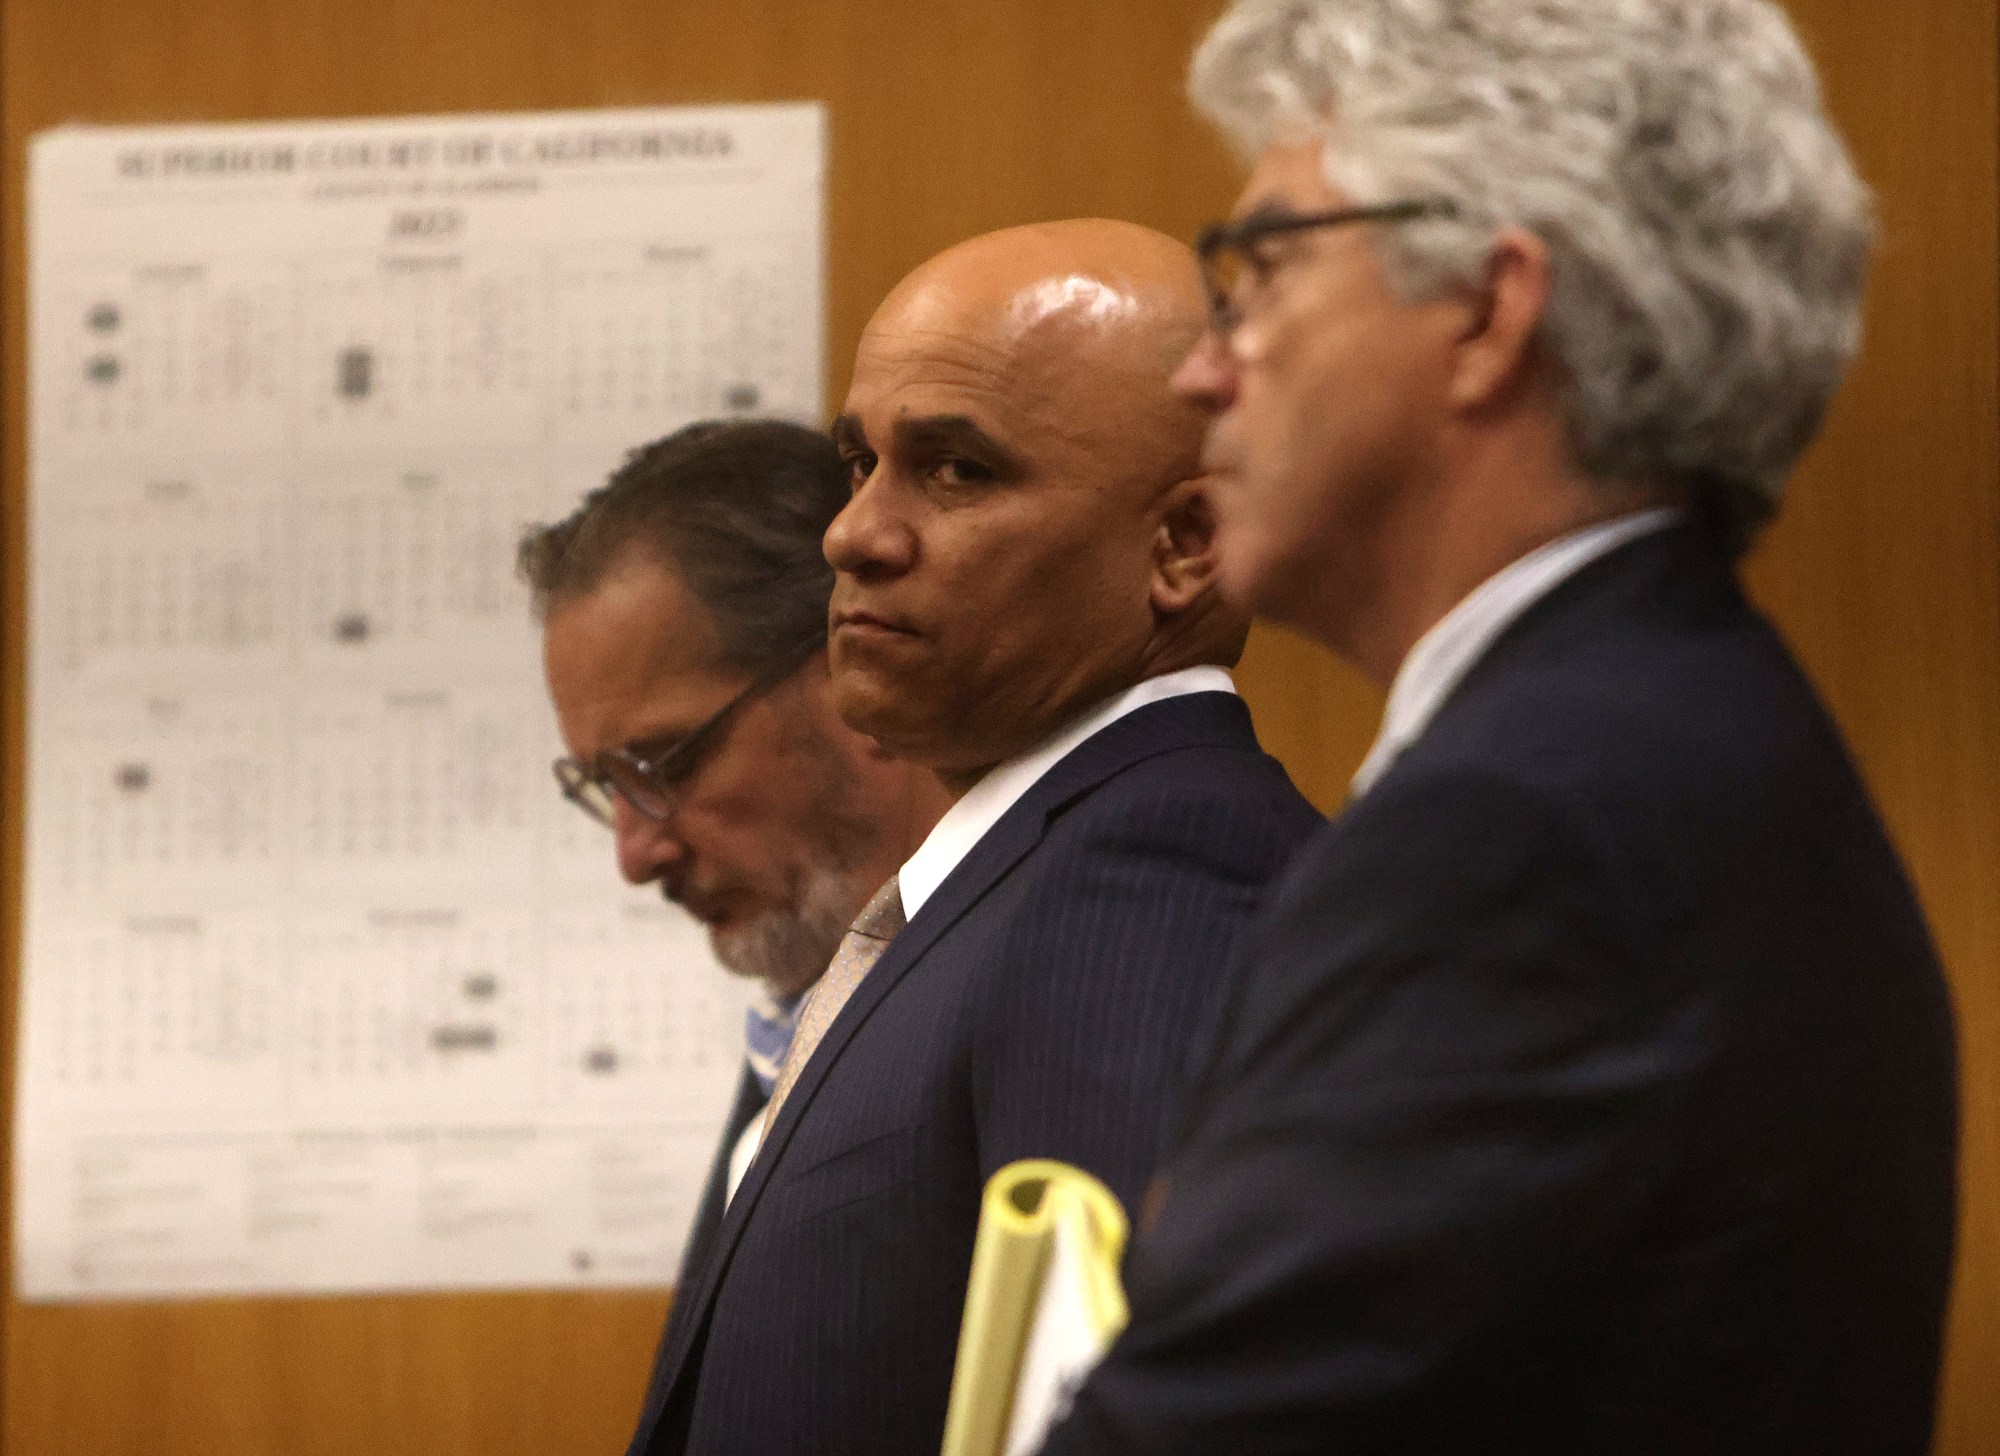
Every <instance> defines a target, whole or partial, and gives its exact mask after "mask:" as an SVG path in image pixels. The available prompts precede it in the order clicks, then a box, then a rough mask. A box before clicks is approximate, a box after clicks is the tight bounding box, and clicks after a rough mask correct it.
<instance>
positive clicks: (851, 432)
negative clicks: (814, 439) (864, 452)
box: [826, 415, 868, 449]
mask: <svg viewBox="0 0 2000 1456" xmlns="http://www.w3.org/2000/svg"><path fill="white" fill-rule="evenodd" d="M826 432H827V433H828V434H829V435H831V436H833V443H834V444H836V445H838V446H840V447H841V448H842V449H853V448H855V447H856V446H862V445H866V444H867V443H868V432H867V431H866V430H864V429H862V428H861V421H860V419H859V418H857V417H856V416H854V415H835V416H834V418H833V423H832V424H830V425H828V426H827V427H826Z"/></svg>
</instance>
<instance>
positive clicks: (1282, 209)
mask: <svg viewBox="0 0 2000 1456" xmlns="http://www.w3.org/2000/svg"><path fill="white" fill-rule="evenodd" d="M1298 215H1299V213H1298V209H1297V208H1295V207H1293V206H1292V205H1291V204H1290V203H1289V202H1286V201H1285V200H1284V199H1283V198H1280V197H1260V198H1258V199H1257V205H1256V206H1255V207H1252V208H1251V209H1250V210H1249V211H1247V212H1240V213H1238V214H1237V215H1236V216H1235V217H1232V218H1231V219H1229V221H1230V222H1231V223H1232V224H1233V225H1234V226H1236V227H1238V228H1241V227H1244V226H1245V225H1248V226H1249V227H1250V228H1251V229H1253V230H1254V229H1255V228H1256V227H1257V226H1258V225H1259V224H1260V223H1271V222H1283V221H1285V220H1286V219H1287V218H1292V217H1297V216H1298Z"/></svg>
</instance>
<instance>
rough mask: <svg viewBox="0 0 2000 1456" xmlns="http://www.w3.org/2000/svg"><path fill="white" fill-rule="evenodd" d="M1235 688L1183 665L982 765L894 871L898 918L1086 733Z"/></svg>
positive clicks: (1217, 675)
mask: <svg viewBox="0 0 2000 1456" xmlns="http://www.w3.org/2000/svg"><path fill="white" fill-rule="evenodd" d="M1235 691H1236V684H1235V682H1234V681H1232V680H1231V678H1230V676H1229V674H1228V673H1227V672H1225V671H1224V670H1223V669H1222V668H1219V667H1187V668H1182V669H1181V670H1180V671H1179V672H1169V673H1163V674H1162V675H1161V676H1159V677H1153V678H1148V679H1146V681H1144V682H1142V683H1137V684H1135V685H1134V686H1132V687H1129V688H1127V689H1125V691H1124V692H1122V693H1120V694H1118V695H1117V696H1116V697H1114V698H1109V699H1106V700H1105V701H1104V702H1102V703H1100V704H1098V705H1097V706H1096V707H1095V708H1092V709H1091V710H1090V711H1089V712H1087V713H1084V714H1083V715H1082V716H1080V717H1078V718H1075V719H1072V720H1071V722H1070V723H1069V725H1068V726H1067V727H1065V728H1061V729H1058V730H1057V731H1056V732H1055V733H1052V734H1050V735H1049V736H1048V737H1047V738H1045V739H1043V740H1042V741H1041V742H1040V743H1038V744H1037V745H1035V747H1033V748H1031V749H1029V750H1028V751H1027V752H1026V753H1022V754H1019V755H1017V756H1016V757H1014V758H1010V759H1008V760H1007V761H1006V762H1005V763H1002V764H997V765H995V766H994V767H993V768H990V769H988V770H987V772H986V776H985V777H984V778H982V779H981V780H980V781H979V782H978V783H976V784H974V785H973V786H972V787H971V788H969V789H967V790H966V791H965V793H964V794H963V795H962V796H961V797H960V798H959V801H958V802H957V803H956V804H953V805H952V806H951V807H950V808H949V809H947V810H945V813H944V817H943V818H942V819H940V820H938V822H937V825H936V827H934V828H933V829H932V830H931V832H930V836H929V837H928V838H926V839H925V840H924V842H923V843H922V844H920V845H918V846H917V852H916V853H915V854H913V855H911V856H910V858H909V860H908V861H907V862H906V863H905V864H904V865H903V868H902V869H901V870H899V871H898V872H897V884H898V886H899V887H900V888H901V890H902V894H903V918H904V919H905V920H914V919H916V917H917V912H918V911H919V910H921V909H923V907H924V902H925V901H926V900H928V899H930V897H931V896H932V894H934V893H935V892H936V890H937V887H938V886H939V885H941V884H943V883H944V881H945V877H946V876H947V875H949V874H950V873H951V872H952V871H953V870H955V869H957V868H958V865H959V861H961V860H963V859H964V858H965V857H966V855H968V854H970V853H971V852H972V847H973V846H974V845H975V844H977V843H979V841H980V840H982V839H984V838H985V837H986V831H987V830H989V829H991V828H992V827H993V826H994V825H995V824H997V823H999V822H1000V816H1001V815H1003V814H1005V813H1006V812H1007V811H1008V810H1009V809H1011V808H1013V807H1014V805H1015V804H1016V803H1018V802H1019V801H1020V798H1021V796H1022V795H1023V794H1025V793H1027V792H1028V790H1029V789H1031V788H1033V787H1034V786H1035V783H1036V781H1037V780H1039V779H1040V778H1041V776H1042V775H1043V774H1045V773H1047V772H1048V771H1049V770H1050V769H1052V768H1054V767H1055V766H1056V765H1057V764H1058V763H1060V762H1061V761H1062V760H1063V759H1064V758H1066V757H1068V755H1069V752H1070V750H1071V749H1073V748H1075V747H1077V746H1078V745H1079V744H1081V743H1082V742H1083V741H1084V740H1085V739H1086V738H1089V737H1091V736H1092V735H1093V734H1095V733H1098V732H1099V731H1101V730H1103V729H1105V728H1108V727H1110V726H1111V724H1113V723H1115V722H1117V721H1118V720H1119V719H1120V718H1122V717H1124V716H1125V715H1126V714H1127V713H1130V712H1134V711H1136V710H1137V709H1140V708H1143V707H1145V706H1146V705H1147V704H1149V703H1158V702H1164V701H1165V700H1166V699H1168V698H1178V697H1181V696H1184V695H1185V694H1188V693H1233V692H1235Z"/></svg>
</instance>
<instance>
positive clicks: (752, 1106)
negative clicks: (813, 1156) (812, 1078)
mask: <svg viewBox="0 0 2000 1456" xmlns="http://www.w3.org/2000/svg"><path fill="white" fill-rule="evenodd" d="M770 1100H771V1099H770V1098H768V1097H766V1096H765V1095H764V1084H763V1083H762V1082H759V1081H758V1080H757V1074H756V1073H755V1072H753V1071H751V1070H750V1063H749V1062H747V1061H746V1062H744V1063H743V1072H742V1075H740V1076H739V1077H738V1078H737V1079H736V1099H735V1101H733V1102H731V1103H730V1104H729V1116H728V1117H727V1118H726V1119H724V1121H723V1124H722V1141H721V1142H719V1143H717V1144H716V1146H715V1157H714V1158H713V1159H712V1160H711V1161H710V1163H709V1165H708V1181H707V1182H705V1183H703V1184H702V1185H701V1202H700V1203H699V1204H697V1205H696V1206H695V1211H694V1226H693V1227H692V1228H690V1229H689V1230H688V1236H687V1247H686V1248H685V1249H683V1250H682V1251H681V1274H680V1278H679V1279H678V1280H677V1281H675V1282H676V1283H677V1284H685V1283H687V1276H688V1270H690V1269H698V1268H700V1267H701V1261H702V1259H703V1257H704V1251H705V1250H706V1249H707V1248H708V1246H709V1245H710V1244H711V1243H713V1242H714V1241H715V1233H716V1230H717V1229H719V1228H721V1227H722V1210H723V1209H724V1208H726V1207H727V1206H728V1204H729V1157H730V1154H732V1153H734V1152H735V1151H736V1144H737V1141H738V1140H739V1139H740V1138H741V1137H742V1136H743V1129H744V1128H746V1127H748V1126H749V1125H750V1120H751V1119H752V1118H754V1117H756V1116H757V1115H758V1114H760V1113H762V1112H763V1110H764V1104H765V1103H766V1102H768V1101H770ZM660 1350H661V1353H662V1354H664V1353H665V1350H666V1342H665V1340H664V1338H663V1339H662V1340H661V1345H660Z"/></svg>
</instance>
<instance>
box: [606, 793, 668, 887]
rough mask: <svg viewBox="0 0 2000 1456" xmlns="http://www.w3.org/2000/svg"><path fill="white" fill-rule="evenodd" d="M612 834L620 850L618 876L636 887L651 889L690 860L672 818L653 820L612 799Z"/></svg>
mask: <svg viewBox="0 0 2000 1456" xmlns="http://www.w3.org/2000/svg"><path fill="white" fill-rule="evenodd" d="M611 802H612V823H611V833H612V838H613V840H614V842H615V843H616V844H617V847H618V873H619V874H621V875H623V876H624V877H625V878H626V880H627V881H628V882H629V883H631V884H634V885H650V884H651V883H652V882H653V881H655V880H657V879H659V878H661V877H662V876H663V875H665V874H667V873H668V872H669V871H671V870H673V869H674V868H676V867H678V866H679V864H680V863H681V861H682V860H684V859H686V858H687V846H686V845H685V844H684V843H682V841H681V837H680V835H679V834H677V833H676V832H675V831H674V824H673V819H672V817H671V816H669V817H668V818H666V819H664V820H662V819H651V818H648V817H647V816H646V815H644V814H641V813H640V812H639V811H638V810H637V809H635V808H633V807H632V806H631V805H630V804H628V803H626V802H625V800H624V799H623V798H619V797H616V796H614V797H613V799H612V801H611Z"/></svg>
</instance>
